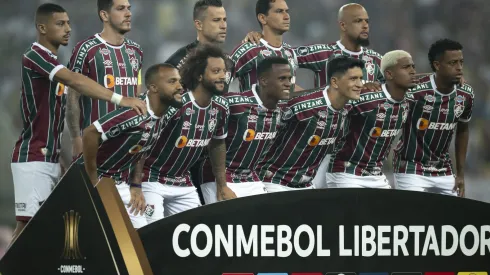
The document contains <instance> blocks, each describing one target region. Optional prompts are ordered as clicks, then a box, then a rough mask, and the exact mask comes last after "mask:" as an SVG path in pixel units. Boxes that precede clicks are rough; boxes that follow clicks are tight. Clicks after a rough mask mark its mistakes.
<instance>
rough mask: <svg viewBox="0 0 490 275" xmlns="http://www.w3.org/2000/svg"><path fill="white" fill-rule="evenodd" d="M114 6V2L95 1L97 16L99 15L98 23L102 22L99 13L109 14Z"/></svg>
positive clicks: (105, 0)
mask: <svg viewBox="0 0 490 275" xmlns="http://www.w3.org/2000/svg"><path fill="white" fill-rule="evenodd" d="M112 5H114V0H97V14H98V15H99V19H100V21H102V17H100V12H101V11H107V12H109V11H110V10H111V8H112Z"/></svg>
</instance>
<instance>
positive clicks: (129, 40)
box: [124, 38, 143, 50]
mask: <svg viewBox="0 0 490 275" xmlns="http://www.w3.org/2000/svg"><path fill="white" fill-rule="evenodd" d="M124 42H125V43H126V45H128V46H133V47H136V48H138V49H140V50H142V49H143V48H142V47H141V45H140V44H138V43H136V42H135V41H134V40H131V39H129V38H125V39H124Z"/></svg>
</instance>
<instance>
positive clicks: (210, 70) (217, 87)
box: [201, 57, 226, 95]
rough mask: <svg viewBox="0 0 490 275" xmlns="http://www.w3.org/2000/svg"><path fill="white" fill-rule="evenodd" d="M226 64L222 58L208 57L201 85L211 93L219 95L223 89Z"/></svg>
mask: <svg viewBox="0 0 490 275" xmlns="http://www.w3.org/2000/svg"><path fill="white" fill-rule="evenodd" d="M225 79H226V65H225V61H224V60H223V58H216V57H210V58H208V65H207V67H206V70H204V75H203V77H202V80H201V81H202V85H203V86H204V88H206V89H207V90H208V91H210V92H212V93H213V94H217V95H221V94H223V93H224V90H225Z"/></svg>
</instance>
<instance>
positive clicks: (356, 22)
mask: <svg viewBox="0 0 490 275" xmlns="http://www.w3.org/2000/svg"><path fill="white" fill-rule="evenodd" d="M344 23H345V31H346V33H347V36H348V37H349V38H350V39H351V40H352V41H356V43H357V44H359V45H360V46H369V16H368V13H367V11H366V10H365V9H364V8H362V7H357V8H353V9H352V10H349V12H348V14H347V16H346V22H344Z"/></svg>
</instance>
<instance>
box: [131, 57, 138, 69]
mask: <svg viewBox="0 0 490 275" xmlns="http://www.w3.org/2000/svg"><path fill="white" fill-rule="evenodd" d="M130 63H131V67H133V70H135V71H137V70H138V67H139V65H140V62H139V61H138V60H137V59H136V58H134V57H133V58H131V60H130Z"/></svg>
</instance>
